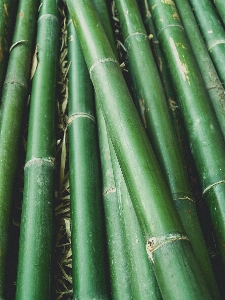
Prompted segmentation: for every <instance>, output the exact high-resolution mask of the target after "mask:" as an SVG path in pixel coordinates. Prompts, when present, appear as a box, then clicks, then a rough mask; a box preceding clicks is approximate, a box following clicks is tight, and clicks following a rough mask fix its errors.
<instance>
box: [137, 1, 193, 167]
mask: <svg viewBox="0 0 225 300" xmlns="http://www.w3.org/2000/svg"><path fill="white" fill-rule="evenodd" d="M139 5H140V10H141V13H142V18H143V21H144V24H145V28H146V31H147V33H148V34H149V36H150V37H151V40H150V44H151V48H152V51H153V55H154V57H155V61H156V63H157V67H158V72H159V75H160V78H161V81H162V84H163V88H164V92H165V95H166V100H167V106H168V108H169V111H170V113H171V116H172V119H173V124H174V128H175V130H176V133H177V138H178V141H179V144H180V148H181V151H182V153H183V157H185V165H186V170H187V171H188V169H187V168H188V167H189V157H190V151H189V149H188V145H187V138H186V137H187V133H186V131H185V127H184V124H183V120H182V116H181V112H180V109H179V106H178V102H177V99H176V93H175V91H174V88H173V85H172V82H171V76H170V73H169V68H168V65H167V62H166V59H165V56H164V54H163V52H162V49H161V47H160V44H159V41H158V39H157V34H156V30H155V27H154V23H153V20H152V16H151V13H150V9H149V5H148V2H147V1H145V0H142V1H141V2H140V3H139ZM187 157H188V159H187Z"/></svg>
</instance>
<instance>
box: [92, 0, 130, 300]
mask: <svg viewBox="0 0 225 300" xmlns="http://www.w3.org/2000/svg"><path fill="white" fill-rule="evenodd" d="M93 3H94V6H95V8H96V11H97V14H98V16H99V18H100V20H101V23H102V24H104V30H105V33H106V35H107V37H108V39H109V42H110V45H111V47H112V49H113V52H114V54H115V56H116V55H117V50H116V45H115V41H114V36H113V32H112V28H111V24H110V19H109V14H108V8H107V5H106V1H105V0H100V1H99V0H97V1H93ZM89 78H90V76H89ZM95 96H96V111H97V119H98V132H99V145H100V155H101V166H102V179H103V201H104V212H105V223H106V234H107V247H108V253H109V271H110V283H111V296H112V298H113V299H121V300H122V299H127V300H128V299H132V291H131V283H130V274H129V268H128V257H127V251H126V242H125V234H124V232H123V228H122V217H121V214H120V210H119V202H118V198H117V191H116V187H115V180H114V175H113V169H112V162H111V155H110V151H109V143H108V137H107V130H106V125H105V120H104V117H103V114H102V109H101V104H100V99H98V95H95Z"/></svg>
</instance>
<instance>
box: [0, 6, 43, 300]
mask: <svg viewBox="0 0 225 300" xmlns="http://www.w3.org/2000/svg"><path fill="white" fill-rule="evenodd" d="M38 5H39V1H37V0H34V1H33V0H32V1H31V0H22V1H20V4H19V8H18V14H17V18H16V25H15V30H14V35H13V41H12V46H11V48H10V56H9V62H8V68H7V74H6V78H5V82H4V86H3V91H2V98H1V107H0V170H1V177H0V211H1V212H2V213H1V217H0V228H1V233H0V252H1V256H0V297H3V290H4V272H5V258H6V252H7V243H8V227H9V217H10V210H11V201H12V199H11V198H12V189H13V183H14V176H15V172H16V167H17V160H18V145H19V139H20V131H21V123H22V117H23V110H24V106H25V103H26V101H27V97H28V87H29V79H30V66H31V60H32V55H33V50H34V41H35V33H36V22H37V11H38Z"/></svg>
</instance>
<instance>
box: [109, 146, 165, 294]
mask: <svg viewBox="0 0 225 300" xmlns="http://www.w3.org/2000/svg"><path fill="white" fill-rule="evenodd" d="M110 155H111V157H112V165H113V173H114V174H115V175H114V176H115V184H116V193H117V198H118V202H119V209H120V214H121V218H122V223H123V230H124V234H125V240H126V248H127V257H128V261H129V272H130V282H131V290H132V296H133V299H162V297H161V294H160V290H159V287H158V283H157V281H156V278H155V274H154V271H153V268H152V266H151V264H150V262H149V260H148V258H147V255H146V253H145V251H146V250H145V247H144V245H145V242H144V237H143V235H142V232H141V228H140V225H139V222H138V219H137V216H136V214H135V211H134V208H133V205H132V202H131V199H130V195H129V192H128V190H127V187H126V184H125V181H124V178H123V174H122V172H121V169H120V166H119V162H118V159H117V157H116V154H115V151H114V148H113V146H112V143H111V141H110Z"/></svg>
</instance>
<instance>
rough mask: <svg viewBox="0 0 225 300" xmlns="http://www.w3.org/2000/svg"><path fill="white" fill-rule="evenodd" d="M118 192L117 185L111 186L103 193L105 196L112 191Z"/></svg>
mask: <svg viewBox="0 0 225 300" xmlns="http://www.w3.org/2000/svg"><path fill="white" fill-rule="evenodd" d="M115 192H116V188H115V187H111V188H109V189H108V190H106V191H105V192H104V193H103V194H102V196H103V197H104V196H106V195H108V194H110V193H115Z"/></svg>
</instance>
